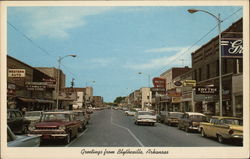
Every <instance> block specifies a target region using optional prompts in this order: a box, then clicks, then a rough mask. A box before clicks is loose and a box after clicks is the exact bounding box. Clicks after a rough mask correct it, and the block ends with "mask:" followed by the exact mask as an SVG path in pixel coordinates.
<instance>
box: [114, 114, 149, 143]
mask: <svg viewBox="0 0 250 159" xmlns="http://www.w3.org/2000/svg"><path fill="white" fill-rule="evenodd" d="M112 114H113V111H112V110H111V118H110V121H111V124H113V125H115V126H117V127H120V128H123V129H126V130H127V131H128V132H129V133H130V135H131V136H132V137H133V138H134V139H135V140H136V141H137V142H138V144H139V145H140V146H141V147H145V146H144V145H143V144H142V142H141V141H140V140H139V139H138V138H137V137H136V136H135V134H134V133H133V132H132V131H130V129H129V128H127V127H124V126H121V125H119V124H116V123H114V122H113V118H112Z"/></svg>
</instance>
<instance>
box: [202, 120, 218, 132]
mask: <svg viewBox="0 0 250 159" xmlns="http://www.w3.org/2000/svg"><path fill="white" fill-rule="evenodd" d="M215 120H216V119H215V118H211V119H210V121H209V123H207V124H204V126H203V129H204V131H205V133H206V135H207V136H213V132H214V129H215V127H214V126H215V125H214V123H215Z"/></svg>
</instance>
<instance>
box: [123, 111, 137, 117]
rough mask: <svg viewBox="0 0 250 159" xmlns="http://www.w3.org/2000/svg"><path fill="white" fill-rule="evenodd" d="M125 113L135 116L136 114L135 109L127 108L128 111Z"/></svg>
mask: <svg viewBox="0 0 250 159" xmlns="http://www.w3.org/2000/svg"><path fill="white" fill-rule="evenodd" d="M125 114H126V115H127V116H134V115H135V111H132V110H127V111H125Z"/></svg>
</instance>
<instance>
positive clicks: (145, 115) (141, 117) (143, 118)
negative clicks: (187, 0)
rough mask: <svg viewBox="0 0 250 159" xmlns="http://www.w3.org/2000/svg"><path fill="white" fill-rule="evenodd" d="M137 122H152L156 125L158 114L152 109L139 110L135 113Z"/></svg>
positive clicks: (151, 123)
mask: <svg viewBox="0 0 250 159" xmlns="http://www.w3.org/2000/svg"><path fill="white" fill-rule="evenodd" d="M134 119H135V124H136V125H137V124H138V125H139V124H150V125H152V126H154V124H155V123H156V115H154V113H153V112H150V111H137V112H136V113H135V118H134Z"/></svg>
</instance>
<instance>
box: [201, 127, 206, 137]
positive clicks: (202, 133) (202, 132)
mask: <svg viewBox="0 0 250 159" xmlns="http://www.w3.org/2000/svg"><path fill="white" fill-rule="evenodd" d="M201 136H202V137H206V136H207V135H206V133H205V131H204V129H201Z"/></svg>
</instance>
